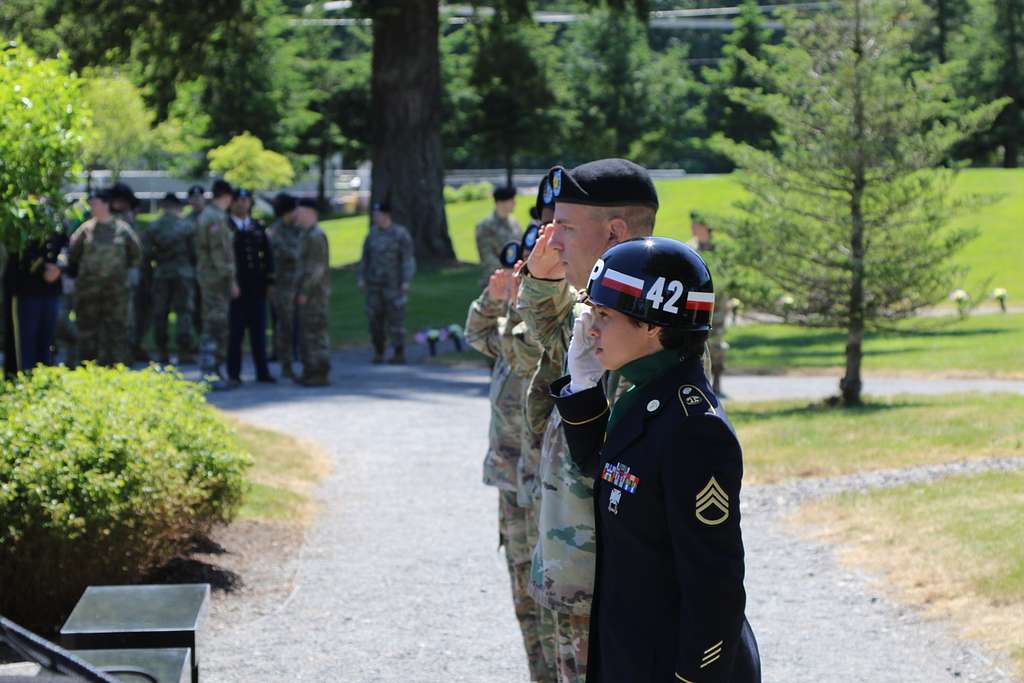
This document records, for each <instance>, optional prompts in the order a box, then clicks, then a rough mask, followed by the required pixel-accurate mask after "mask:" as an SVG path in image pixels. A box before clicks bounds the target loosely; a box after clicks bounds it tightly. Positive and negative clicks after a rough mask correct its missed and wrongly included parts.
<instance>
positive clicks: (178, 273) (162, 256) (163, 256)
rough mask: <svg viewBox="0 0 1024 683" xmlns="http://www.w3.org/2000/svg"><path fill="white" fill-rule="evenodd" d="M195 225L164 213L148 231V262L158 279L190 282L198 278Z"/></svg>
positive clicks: (146, 246)
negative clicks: (176, 279)
mask: <svg viewBox="0 0 1024 683" xmlns="http://www.w3.org/2000/svg"><path fill="white" fill-rule="evenodd" d="M194 234H195V223H194V222H193V221H189V220H185V219H183V218H181V217H179V216H175V215H174V214H173V213H164V214H163V215H162V216H160V218H158V219H156V220H155V221H153V223H151V224H150V226H149V229H148V230H147V231H146V239H145V243H144V245H143V246H144V248H145V250H146V260H148V261H150V262H151V263H153V276H154V277H157V278H168V279H170V278H182V279H191V278H194V277H195V276H196V269H195V265H194V263H195V245H193V243H192V239H193V236H194Z"/></svg>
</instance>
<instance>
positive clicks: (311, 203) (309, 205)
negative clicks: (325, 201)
mask: <svg viewBox="0 0 1024 683" xmlns="http://www.w3.org/2000/svg"><path fill="white" fill-rule="evenodd" d="M295 206H296V207H303V208H306V209H313V210H314V211H316V210H318V209H319V208H320V207H319V206H317V203H316V200H315V199H313V198H312V197H301V198H300V199H298V200H297V201H296V202H295Z"/></svg>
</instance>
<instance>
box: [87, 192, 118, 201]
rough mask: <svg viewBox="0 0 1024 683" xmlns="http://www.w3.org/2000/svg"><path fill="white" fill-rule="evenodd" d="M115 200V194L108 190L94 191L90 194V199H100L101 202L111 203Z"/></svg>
mask: <svg viewBox="0 0 1024 683" xmlns="http://www.w3.org/2000/svg"><path fill="white" fill-rule="evenodd" d="M113 198H114V193H113V192H111V191H110V190H108V189H103V190H93V191H92V192H90V193H89V199H99V200H100V201H101V202H106V203H107V204H109V203H110V200H112V199H113Z"/></svg>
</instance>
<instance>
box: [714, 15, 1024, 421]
mask: <svg viewBox="0 0 1024 683" xmlns="http://www.w3.org/2000/svg"><path fill="white" fill-rule="evenodd" d="M907 7H911V8H913V9H917V10H920V7H919V6H915V5H913V4H910V3H908V2H906V0H898V1H897V0H847V2H843V3H841V4H840V5H839V6H837V7H836V9H834V10H831V11H829V12H821V13H818V14H816V15H815V16H814V19H813V21H808V20H797V19H795V18H792V17H790V19H789V20H788V22H787V41H786V44H785V45H784V46H779V47H767V48H766V49H765V53H766V58H765V59H764V60H758V59H753V58H745V61H746V64H747V67H748V69H749V70H750V71H751V75H752V77H753V78H754V79H755V81H757V82H763V83H765V84H766V85H767V87H768V89H769V92H770V93H775V94H768V93H765V92H763V91H762V90H760V89H756V88H754V89H751V88H748V89H743V88H737V89H734V90H732V91H730V95H731V96H732V97H734V98H735V99H736V101H737V102H739V103H741V104H743V105H745V106H746V107H748V108H750V109H751V110H752V111H756V112H760V113H763V114H767V115H770V116H771V117H772V118H774V119H775V120H776V121H777V122H778V125H779V133H778V135H777V140H778V143H779V148H778V151H777V154H773V153H771V152H767V151H764V150H759V149H757V148H755V147H753V146H751V145H749V144H745V143H740V142H736V141H729V140H722V141H720V142H719V144H718V145H717V147H718V149H720V150H721V151H723V152H724V153H725V154H727V155H728V156H729V157H730V158H731V159H733V160H734V161H735V163H736V165H737V166H738V167H739V168H740V169H741V170H742V171H743V173H742V175H741V176H740V178H741V182H742V185H743V186H744V188H745V189H746V190H747V191H748V192H749V193H750V195H751V198H750V199H749V200H748V201H745V202H742V203H741V204H740V208H741V209H742V210H743V215H742V217H741V218H735V219H730V218H728V217H722V218H720V219H719V221H718V223H719V225H721V226H722V227H724V228H725V229H726V231H727V233H728V234H729V235H730V236H731V237H732V238H733V239H734V240H735V242H736V245H737V248H738V249H739V252H740V254H741V262H742V263H744V264H746V267H747V268H748V269H749V270H753V271H757V272H759V273H760V275H762V276H763V277H765V278H767V279H768V280H769V281H771V282H772V283H774V284H775V285H776V286H777V287H778V288H779V289H780V290H781V291H782V292H783V293H785V295H786V296H787V297H790V298H791V299H792V304H791V305H790V306H788V308H789V319H790V320H791V321H793V322H796V323H798V324H801V325H807V326H838V327H841V328H843V329H845V330H846V334H847V345H846V372H845V374H844V376H843V378H842V380H841V381H840V383H839V387H840V391H841V394H842V402H843V403H844V404H845V405H855V404H857V403H859V402H860V399H861V388H862V382H861V362H862V357H863V348H862V343H863V340H864V333H865V330H866V329H870V328H877V327H880V326H884V325H886V324H887V323H890V322H891V321H894V320H899V319H901V318H906V317H908V316H911V315H913V314H914V312H915V311H917V310H919V309H920V308H922V307H923V306H928V305H931V304H934V303H937V302H938V301H939V300H941V299H942V298H943V297H944V296H945V294H946V293H947V292H948V291H949V289H950V285H951V283H952V282H953V277H954V274H955V271H956V267H955V266H954V265H953V264H952V263H951V257H952V256H953V255H954V254H956V252H957V251H958V250H959V249H960V247H961V246H962V245H963V244H964V243H965V242H966V241H967V240H968V239H969V237H970V236H971V233H970V232H969V231H966V230H958V229H952V228H950V227H949V226H948V223H949V221H950V219H951V218H952V217H953V216H955V215H956V214H957V213H958V211H960V210H962V209H964V208H965V207H966V206H969V205H970V201H969V200H965V199H963V198H956V197H954V196H953V193H952V192H951V187H952V183H953V180H954V178H955V176H956V170H955V169H942V168H939V166H940V165H941V164H942V163H943V162H944V161H945V160H946V159H947V155H948V153H949V150H950V148H951V147H952V146H953V145H954V144H956V143H957V142H958V141H959V140H961V139H963V138H964V137H965V136H966V135H969V134H971V133H973V132H975V131H977V130H979V129H981V128H983V127H985V126H987V125H989V124H990V123H991V121H992V120H993V119H994V118H995V116H996V114H997V113H998V112H999V110H1000V109H1002V108H1003V107H1004V106H1005V105H1006V101H1005V100H1000V101H997V102H992V103H989V104H986V105H984V106H981V107H977V108H970V107H968V106H966V104H965V103H964V102H963V101H962V100H959V99H958V98H957V97H956V96H955V93H954V91H953V88H952V85H951V69H950V68H949V67H948V66H936V67H934V68H932V69H930V70H929V71H926V72H919V73H916V74H914V75H913V76H912V77H911V78H909V79H908V78H904V77H903V76H902V69H901V68H900V67H901V65H902V64H905V63H906V62H907V57H908V53H909V47H908V45H909V43H910V41H909V36H908V28H907V24H908V22H909V20H911V19H912V18H913V15H912V14H908V13H907V12H906V11H904V9H903V8H907ZM761 303H767V302H761Z"/></svg>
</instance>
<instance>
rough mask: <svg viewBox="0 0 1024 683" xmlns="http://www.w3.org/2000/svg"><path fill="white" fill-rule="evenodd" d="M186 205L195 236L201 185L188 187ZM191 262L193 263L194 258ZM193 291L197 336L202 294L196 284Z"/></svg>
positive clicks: (201, 201)
mask: <svg viewBox="0 0 1024 683" xmlns="http://www.w3.org/2000/svg"><path fill="white" fill-rule="evenodd" d="M188 205H189V207H190V208H191V209H192V210H191V211H189V212H188V214H187V215H186V216H185V220H186V221H188V222H189V223H191V224H192V235H193V236H195V234H196V229H197V228H198V227H199V216H201V215H202V213H203V209H205V208H206V189H205V188H203V186H202V185H193V186H192V187H190V188H188ZM192 263H193V265H195V259H194V258H193V260H192ZM195 292H196V294H195V303H194V305H193V306H192V311H193V313H192V327H193V328H195V333H196V336H199V335H200V334H202V332H203V315H202V310H203V306H202V302H201V299H202V294H201V292H200V291H199V286H198V285H196V287H195Z"/></svg>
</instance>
